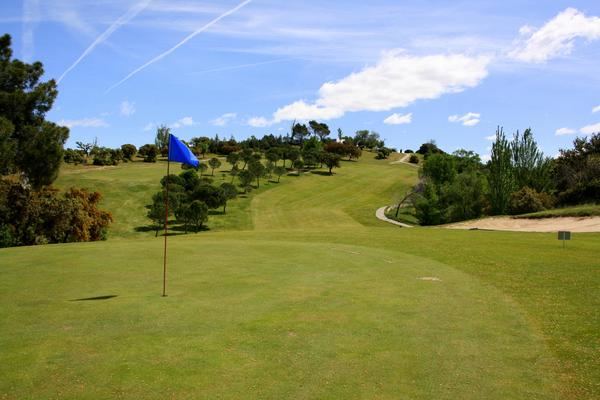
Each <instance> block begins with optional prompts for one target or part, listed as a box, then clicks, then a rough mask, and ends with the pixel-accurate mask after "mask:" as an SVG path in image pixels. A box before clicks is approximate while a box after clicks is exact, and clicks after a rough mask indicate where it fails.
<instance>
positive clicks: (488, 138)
mask: <svg viewBox="0 0 600 400" xmlns="http://www.w3.org/2000/svg"><path fill="white" fill-rule="evenodd" d="M485 140H489V141H490V142H493V141H494V140H496V135H490V136H486V137H485Z"/></svg>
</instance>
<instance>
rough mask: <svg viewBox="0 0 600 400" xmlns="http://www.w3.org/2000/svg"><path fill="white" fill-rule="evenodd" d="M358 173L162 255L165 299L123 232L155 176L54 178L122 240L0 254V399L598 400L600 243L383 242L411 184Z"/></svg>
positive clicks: (285, 196) (235, 218) (350, 168)
mask: <svg viewBox="0 0 600 400" xmlns="http://www.w3.org/2000/svg"><path fill="white" fill-rule="evenodd" d="M369 156H370V155H369V154H367V157H366V158H365V159H364V160H361V161H360V162H357V163H356V162H355V163H344V164H343V167H342V168H341V169H340V170H339V171H337V172H338V173H337V174H336V176H333V177H329V176H321V175H317V174H306V175H305V176H301V177H294V176H289V177H285V178H284V179H282V183H281V184H279V185H277V184H270V185H261V189H260V190H259V191H257V192H256V193H253V194H252V195H251V196H249V197H247V198H243V199H238V200H236V201H235V202H232V204H231V206H228V209H230V207H231V210H232V211H231V212H229V211H228V214H227V215H224V216H222V215H216V216H214V217H211V218H212V219H211V221H209V226H210V228H211V231H209V232H202V233H199V234H190V235H177V236H172V237H170V238H169V243H170V245H169V249H170V264H169V265H170V270H169V284H168V288H169V297H167V298H162V297H160V291H161V278H162V258H161V256H162V239H161V238H158V239H156V238H154V237H153V233H151V232H138V231H135V230H134V228H135V227H136V226H139V225H138V224H142V225H147V222H146V220H145V218H144V210H143V204H145V201H146V199H147V198H148V196H149V195H150V194H151V193H152V192H154V191H155V190H156V187H157V186H158V185H157V183H156V182H157V181H158V179H159V178H160V176H161V174H162V173H163V172H162V168H160V166H158V165H150V166H146V165H143V164H142V163H135V164H129V165H125V166H122V167H117V168H112V169H106V170H93V171H83V172H78V171H77V170H74V171H72V172H71V173H70V174H69V171H66V173H65V174H64V175H63V176H61V178H60V181H59V183H60V184H61V185H69V184H75V185H78V186H88V187H90V188H92V189H94V188H96V189H100V190H101V191H103V192H104V194H105V203H104V204H105V207H107V208H108V209H110V210H111V211H113V213H114V214H115V217H116V219H117V223H116V224H115V229H114V231H113V232H112V234H111V235H110V239H109V240H108V241H106V242H96V243H79V244H67V245H47V246H37V247H28V248H13V249H2V250H0V265H1V266H2V267H1V268H0V301H2V308H0V318H1V320H2V321H3V322H2V324H1V325H0V348H1V349H2V351H0V398H7V399H23V398H31V399H50V398H77V399H80V398H83V399H85V398H90V399H92V398H93V399H96V398H132V399H142V398H144V399H145V398H151V399H164V398H176V399H181V398H189V399H196V398H227V399H229V398H239V399H249V398H255V399H281V398H306V399H308V398H330V399H341V398H344V399H346V398H349V399H352V398H369V399H372V398H378V399H398V398H410V399H482V398H485V399H513V398H514V399H521V398H533V399H582V398H598V397H599V396H600V387H599V386H598V382H600V368H599V366H598V364H599V361H598V355H599V350H598V346H599V337H600V335H599V334H598V331H599V327H600V320H599V315H598V311H597V310H598V309H600V301H599V298H598V288H599V287H600V276H599V274H598V272H599V270H600V261H598V249H600V235H599V234H577V235H574V237H573V240H572V241H571V243H569V247H567V248H566V249H563V248H562V247H561V245H560V243H558V241H557V240H556V238H555V234H532V233H511V232H482V231H454V230H445V229H435V228H429V229H427V228H412V229H402V228H396V227H393V226H389V225H388V224H385V223H383V222H381V221H378V220H376V219H375V217H374V212H375V209H376V208H378V207H380V206H382V205H385V204H386V203H389V202H391V198H392V197H393V196H394V195H395V194H397V192H402V190H403V189H404V188H405V187H406V185H408V184H410V182H411V181H412V180H413V179H414V178H415V177H416V173H417V171H416V168H412V167H410V166H407V165H402V164H394V165H390V164H389V163H388V162H387V161H376V160H373V159H372V158H370V157H369ZM126 178H127V179H126ZM102 185H104V186H103V188H104V189H103V188H102ZM127 185H132V187H137V188H138V192H135V191H134V194H132V195H131V196H130V195H129V193H128V192H127V191H126V189H125V187H126V186H127ZM136 185H138V186H136ZM263 186H264V187H263ZM136 193H137V194H136ZM143 193H145V194H143ZM138 196H139V197H138ZM144 196H146V197H144ZM128 200H130V201H128ZM234 203H235V204H234ZM113 207H114V208H113ZM140 215H141V217H140ZM120 216H122V217H123V219H122V220H121V222H119V218H120ZM420 278H437V279H439V280H422V279H420ZM110 295H113V296H116V297H113V298H109V299H105V300H80V301H73V300H77V299H84V298H91V297H97V296H110Z"/></svg>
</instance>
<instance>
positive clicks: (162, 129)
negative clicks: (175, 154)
mask: <svg viewBox="0 0 600 400" xmlns="http://www.w3.org/2000/svg"><path fill="white" fill-rule="evenodd" d="M170 134H171V128H169V127H167V126H166V125H161V126H159V127H158V128H156V138H155V139H154V144H155V145H156V148H157V149H158V151H159V152H160V154H161V155H163V156H166V155H167V152H168V151H169V135H170Z"/></svg>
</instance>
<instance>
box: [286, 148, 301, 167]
mask: <svg viewBox="0 0 600 400" xmlns="http://www.w3.org/2000/svg"><path fill="white" fill-rule="evenodd" d="M299 158H300V150H298V149H297V148H296V147H292V148H290V149H289V150H288V151H287V159H288V160H290V162H291V167H292V168H293V167H294V163H295V162H296V161H297V160H298V159H299Z"/></svg>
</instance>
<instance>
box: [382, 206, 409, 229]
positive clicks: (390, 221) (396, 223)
mask: <svg viewBox="0 0 600 400" xmlns="http://www.w3.org/2000/svg"><path fill="white" fill-rule="evenodd" d="M386 208H387V206H385V207H381V208H378V209H377V211H375V216H376V217H377V219H380V220H382V221H385V222H388V223H390V224H394V225H398V226H401V227H403V228H412V225H408V224H405V223H402V222H398V221H394V220H393V219H390V218H388V217H386V216H385V210H386Z"/></svg>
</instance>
